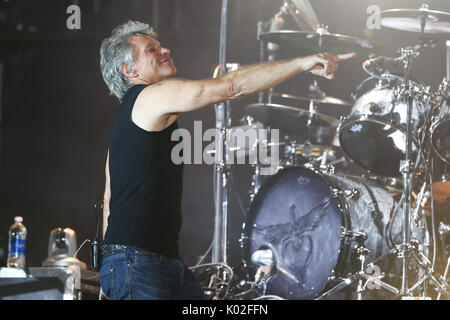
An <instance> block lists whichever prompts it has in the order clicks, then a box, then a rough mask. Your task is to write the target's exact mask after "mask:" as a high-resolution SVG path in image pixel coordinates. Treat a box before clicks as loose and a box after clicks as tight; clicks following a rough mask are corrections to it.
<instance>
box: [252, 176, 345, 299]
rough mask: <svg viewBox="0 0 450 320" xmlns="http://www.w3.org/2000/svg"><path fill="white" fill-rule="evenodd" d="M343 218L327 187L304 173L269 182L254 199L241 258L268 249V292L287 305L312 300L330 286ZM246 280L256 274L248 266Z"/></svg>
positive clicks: (269, 180)
mask: <svg viewBox="0 0 450 320" xmlns="http://www.w3.org/2000/svg"><path fill="white" fill-rule="evenodd" d="M341 225H342V223H341V214H340V211H339V208H338V202H337V199H336V198H335V197H334V195H333V193H332V190H331V189H330V185H329V184H328V183H327V181H326V180H324V179H323V178H322V177H321V176H320V175H318V174H316V173H315V172H313V171H311V170H308V169H305V168H288V169H284V170H282V171H280V172H279V173H277V174H276V175H274V176H272V177H270V178H269V179H268V180H267V181H266V183H265V184H264V185H263V186H262V187H261V189H260V190H259V192H258V194H257V195H256V197H255V199H254V201H253V203H252V205H251V207H250V211H249V213H248V215H247V220H246V223H245V226H244V235H247V237H248V241H245V242H246V245H245V244H244V248H243V249H244V252H243V253H244V257H245V259H246V260H247V261H248V262H250V256H251V255H252V253H253V252H255V251H257V250H260V249H261V248H265V247H267V246H270V247H271V248H273V250H274V252H275V254H276V256H277V260H278V266H277V272H276V274H275V275H274V276H273V277H272V279H271V280H270V281H269V282H268V284H267V289H268V290H267V291H268V292H271V293H272V294H276V295H279V296H281V297H283V298H286V299H312V298H314V297H316V296H317V295H318V294H319V293H320V292H321V291H322V290H323V289H324V287H325V285H326V284H327V282H328V277H329V276H330V275H331V273H332V270H333V269H334V268H335V266H336V264H337V262H338V258H339V249H340V244H341V241H340V235H341ZM248 267H249V268H250V270H249V272H250V274H253V275H254V274H255V273H256V270H257V268H256V267H255V266H253V265H251V263H249V265H248Z"/></svg>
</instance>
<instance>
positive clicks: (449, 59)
mask: <svg viewBox="0 0 450 320" xmlns="http://www.w3.org/2000/svg"><path fill="white" fill-rule="evenodd" d="M446 44H447V80H450V40H447V42H446Z"/></svg>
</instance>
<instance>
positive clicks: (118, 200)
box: [104, 85, 183, 257]
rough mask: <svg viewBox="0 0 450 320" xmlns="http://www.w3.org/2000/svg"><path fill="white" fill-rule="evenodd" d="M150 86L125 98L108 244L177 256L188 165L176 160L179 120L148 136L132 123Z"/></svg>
mask: <svg viewBox="0 0 450 320" xmlns="http://www.w3.org/2000/svg"><path fill="white" fill-rule="evenodd" d="M144 88H145V85H135V86H133V87H131V88H130V89H129V90H128V91H127V93H126V94H125V96H124V97H123V99H122V103H121V104H120V107H119V109H118V111H117V114H116V117H115V119H114V122H113V124H112V128H111V132H110V138H109V173H110V179H111V200H110V215H109V218H108V228H107V230H106V234H105V239H104V243H107V244H122V245H130V246H135V247H139V248H142V249H144V250H147V251H150V252H156V253H159V254H163V255H166V256H168V257H178V256H179V252H178V235H179V232H180V227H181V193H182V186H183V181H182V178H183V164H180V165H175V164H174V163H173V162H172V160H171V151H172V148H173V147H174V146H175V145H176V144H177V143H178V142H177V141H171V134H172V132H173V131H174V130H175V129H177V128H178V124H177V122H176V121H175V122H174V123H172V124H171V125H169V126H168V127H167V128H165V129H163V130H161V131H151V132H149V131H146V130H144V129H142V128H140V127H138V126H137V125H136V124H135V123H133V121H132V120H131V111H132V110H133V106H134V102H135V101H136V98H137V96H138V95H139V93H140V92H141V91H142V89H144Z"/></svg>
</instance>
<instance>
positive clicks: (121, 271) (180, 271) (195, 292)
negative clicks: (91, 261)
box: [100, 248, 203, 300]
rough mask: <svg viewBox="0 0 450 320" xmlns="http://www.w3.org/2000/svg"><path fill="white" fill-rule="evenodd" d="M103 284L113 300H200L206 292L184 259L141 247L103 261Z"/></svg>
mask: <svg viewBox="0 0 450 320" xmlns="http://www.w3.org/2000/svg"><path fill="white" fill-rule="evenodd" d="M100 284H101V287H102V291H103V293H104V294H105V295H106V296H107V297H108V298H109V299H111V300H130V299H133V300H172V299H174V300H201V299H203V291H202V289H201V288H200V286H199V285H198V284H197V282H196V281H195V279H194V275H193V274H192V272H191V271H190V270H189V268H188V267H187V266H186V265H185V264H184V262H183V261H182V260H181V259H172V258H168V257H166V256H163V255H160V254H157V253H151V252H148V251H145V250H142V249H139V248H126V249H120V250H118V251H115V252H113V253H110V254H107V255H105V256H103V258H102V266H101V269H100Z"/></svg>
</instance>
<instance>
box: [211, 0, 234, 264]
mask: <svg viewBox="0 0 450 320" xmlns="http://www.w3.org/2000/svg"><path fill="white" fill-rule="evenodd" d="M227 13H228V0H222V12H221V23H220V47H219V64H220V67H221V75H223V74H225V72H226V50H227ZM229 126H230V104H229V102H228V101H227V102H225V103H221V104H218V105H216V128H217V129H218V130H219V131H220V132H221V135H222V141H220V143H222V144H223V148H222V154H220V155H219V156H220V159H219V163H218V164H217V166H216V169H217V170H216V172H215V173H214V174H215V175H216V190H215V204H216V206H215V220H214V221H215V223H214V246H213V249H212V259H211V260H212V263H226V262H227V227H228V225H227V221H228V203H227V199H228V181H227V180H228V179H227V175H228V170H227V167H226V160H227V144H226V129H227V128H228V127H229ZM216 149H217V148H216Z"/></svg>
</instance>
